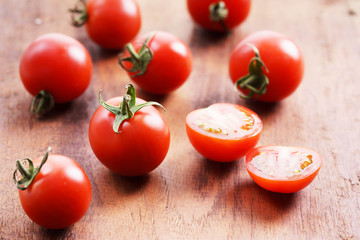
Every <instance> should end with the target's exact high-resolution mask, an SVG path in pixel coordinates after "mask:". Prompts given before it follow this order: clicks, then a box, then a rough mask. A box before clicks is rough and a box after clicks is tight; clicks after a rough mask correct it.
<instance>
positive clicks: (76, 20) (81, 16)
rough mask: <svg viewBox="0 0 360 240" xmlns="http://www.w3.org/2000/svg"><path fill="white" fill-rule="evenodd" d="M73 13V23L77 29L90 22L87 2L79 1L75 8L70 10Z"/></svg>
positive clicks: (84, 0)
mask: <svg viewBox="0 0 360 240" xmlns="http://www.w3.org/2000/svg"><path fill="white" fill-rule="evenodd" d="M69 12H71V23H72V25H74V26H75V27H81V26H82V25H84V24H85V23H86V22H87V20H88V17H89V16H88V13H87V8H86V0H78V2H77V3H76V5H75V7H74V8H72V9H69Z"/></svg>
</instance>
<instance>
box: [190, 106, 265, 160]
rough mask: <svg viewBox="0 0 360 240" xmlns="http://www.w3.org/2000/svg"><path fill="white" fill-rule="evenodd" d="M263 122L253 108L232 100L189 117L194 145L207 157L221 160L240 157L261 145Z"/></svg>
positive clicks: (193, 113) (199, 110) (197, 111)
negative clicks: (234, 102) (259, 143)
mask: <svg viewBox="0 0 360 240" xmlns="http://www.w3.org/2000/svg"><path fill="white" fill-rule="evenodd" d="M261 131H262V121H261V119H260V118H259V117H258V115H257V114H256V113H255V112H253V111H251V110H250V109H248V108H246V107H243V106H240V105H236V104H231V103H216V104H213V105H211V106H209V107H208V108H202V109H197V110H195V111H192V112H191V113H189V114H188V115H187V117H186V132H187V135H188V137H189V140H190V142H191V144H192V145H193V146H194V148H195V149H196V150H197V151H198V152H199V153H200V154H202V155H203V156H204V157H206V158H208V159H210V160H214V161H218V162H231V161H234V160H237V159H239V158H241V157H243V156H245V154H246V153H247V151H249V150H250V149H251V148H253V147H255V145H256V144H257V142H258V140H259V138H260V134H261Z"/></svg>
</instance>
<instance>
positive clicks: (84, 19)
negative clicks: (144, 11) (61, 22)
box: [70, 0, 141, 49]
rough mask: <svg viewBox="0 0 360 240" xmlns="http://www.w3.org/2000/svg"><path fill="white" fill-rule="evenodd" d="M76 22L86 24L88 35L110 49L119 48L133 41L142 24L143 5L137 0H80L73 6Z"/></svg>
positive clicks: (74, 23)
mask: <svg viewBox="0 0 360 240" xmlns="http://www.w3.org/2000/svg"><path fill="white" fill-rule="evenodd" d="M70 11H71V12H73V14H79V15H78V16H75V15H73V25H75V26H82V25H83V24H85V27H86V31H87V33H88V35H89V37H90V38H91V39H92V40H93V41H94V42H96V43H97V44H99V45H100V46H102V47H104V48H107V49H119V48H122V47H123V46H125V44H126V43H128V42H130V41H131V40H132V39H133V38H134V37H135V36H136V34H137V33H138V32H139V30H140V27H141V15H140V9H139V6H138V4H137V2H136V1H135V0H89V1H87V2H85V0H80V1H79V2H78V5H77V6H76V7H75V8H74V9H72V10H70Z"/></svg>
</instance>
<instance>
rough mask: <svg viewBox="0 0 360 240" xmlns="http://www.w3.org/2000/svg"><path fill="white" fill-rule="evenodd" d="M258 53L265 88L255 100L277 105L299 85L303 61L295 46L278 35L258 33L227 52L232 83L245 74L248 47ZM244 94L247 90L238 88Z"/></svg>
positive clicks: (249, 52) (265, 32)
mask: <svg viewBox="0 0 360 240" xmlns="http://www.w3.org/2000/svg"><path fill="white" fill-rule="evenodd" d="M248 44H252V45H254V46H255V47H256V48H257V49H258V50H259V53H260V58H261V59H262V61H263V63H264V64H265V66H266V68H267V69H268V71H266V70H264V71H263V72H264V74H265V75H266V76H267V77H268V79H269V85H268V86H267V91H266V93H265V94H264V95H260V96H259V97H258V98H257V99H258V100H259V101H264V102H277V101H280V100H282V99H284V98H286V97H288V96H289V95H290V94H292V93H293V92H294V91H295V90H296V89H297V87H298V86H299V84H300V83H301V80H302V77H303V74H304V60H303V56H302V53H301V51H300V49H299V47H298V46H297V45H296V43H295V42H294V41H293V40H291V39H289V38H288V37H286V36H285V35H283V34H281V33H277V32H274V31H265V30H264V31H258V32H255V33H253V34H250V35H249V36H248V37H246V38H245V39H243V40H242V41H240V42H239V43H238V44H237V45H236V47H235V48H234V50H233V51H232V53H231V56H230V61H229V74H230V77H231V80H232V81H233V82H234V83H235V82H236V81H237V80H238V79H239V78H241V77H243V76H245V75H247V74H248V66H249V63H250V60H251V59H252V58H253V57H254V56H255V55H254V51H253V49H252V47H251V46H249V45H248ZM239 90H240V91H241V92H243V93H244V94H247V93H248V91H247V90H243V89H241V88H239Z"/></svg>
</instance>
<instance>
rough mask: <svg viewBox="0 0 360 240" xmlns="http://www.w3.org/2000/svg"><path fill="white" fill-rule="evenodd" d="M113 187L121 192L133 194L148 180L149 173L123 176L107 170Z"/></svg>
mask: <svg viewBox="0 0 360 240" xmlns="http://www.w3.org/2000/svg"><path fill="white" fill-rule="evenodd" d="M109 174H110V177H111V180H112V184H114V186H113V187H114V188H115V189H117V191H119V192H121V193H122V194H133V193H136V192H138V191H140V190H141V189H143V188H144V187H145V186H146V185H147V184H148V183H149V181H150V178H151V173H150V174H146V175H143V176H138V177H125V176H121V175H119V174H116V173H114V172H112V171H110V170H109Z"/></svg>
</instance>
